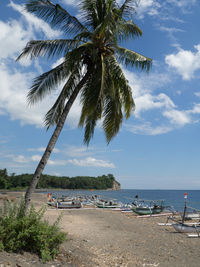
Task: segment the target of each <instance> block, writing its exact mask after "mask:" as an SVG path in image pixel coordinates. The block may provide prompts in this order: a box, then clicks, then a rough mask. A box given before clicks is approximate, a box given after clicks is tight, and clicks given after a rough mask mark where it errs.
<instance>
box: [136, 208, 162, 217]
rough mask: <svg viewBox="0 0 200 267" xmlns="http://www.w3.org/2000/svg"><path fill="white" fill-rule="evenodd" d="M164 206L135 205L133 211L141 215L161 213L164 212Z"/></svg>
mask: <svg viewBox="0 0 200 267" xmlns="http://www.w3.org/2000/svg"><path fill="white" fill-rule="evenodd" d="M162 210H163V209H162V208H161V207H160V208H149V207H147V208H145V207H133V208H132V211H133V212H135V213H137V214H139V215H150V214H159V213H161V212H162Z"/></svg>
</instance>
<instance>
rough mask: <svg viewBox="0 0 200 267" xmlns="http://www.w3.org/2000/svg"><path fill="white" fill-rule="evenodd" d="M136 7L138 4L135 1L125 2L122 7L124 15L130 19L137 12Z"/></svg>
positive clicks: (127, 0) (128, 0)
mask: <svg viewBox="0 0 200 267" xmlns="http://www.w3.org/2000/svg"><path fill="white" fill-rule="evenodd" d="M134 6H137V2H136V1H135V0H125V1H124V3H123V4H122V6H121V7H120V11H121V12H122V15H123V16H124V17H128V18H129V17H130V16H131V15H133V14H135V13H136V10H135V7H134Z"/></svg>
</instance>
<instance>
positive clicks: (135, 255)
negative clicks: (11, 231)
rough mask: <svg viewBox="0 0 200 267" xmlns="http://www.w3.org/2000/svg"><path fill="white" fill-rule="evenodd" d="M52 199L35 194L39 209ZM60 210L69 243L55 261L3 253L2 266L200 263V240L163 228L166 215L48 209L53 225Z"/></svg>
mask: <svg viewBox="0 0 200 267" xmlns="http://www.w3.org/2000/svg"><path fill="white" fill-rule="evenodd" d="M9 195H12V196H19V193H9ZM46 200H47V198H46V195H42V194H34V198H33V201H34V203H35V205H36V207H37V208H39V207H41V206H42V205H43V204H45V202H46ZM60 213H62V214H63V217H62V220H61V222H60V227H61V229H62V230H63V231H65V232H67V233H68V241H66V242H65V243H64V244H63V245H62V247H61V250H60V253H59V255H58V257H57V258H56V259H55V260H54V261H52V262H50V263H46V264H41V263H40V261H39V259H38V258H37V257H36V256H34V255H30V254H29V253H25V254H24V255H18V254H17V255H15V254H8V253H5V252H1V253H0V266H1V267H5V266H23V267H26V266H38V267H40V266H66V267H67V266H73V267H81V266H82V267H96V266H100V267H114V266H124V267H125V266H126V267H134V266H160V267H169V266H170V267H176V266H177V267H182V266H187V267H193V266H194V267H197V266H200V253H199V245H200V238H188V237H187V236H186V235H184V234H179V233H176V232H175V231H174V229H173V228H172V227H171V226H158V222H166V219H167V218H166V217H151V218H138V217H136V216H134V214H133V213H121V212H119V211H110V210H103V209H78V210H56V209H52V208H48V209H47V212H46V215H45V217H46V219H48V221H49V222H50V223H53V222H54V221H55V220H56V218H57V216H58V215H59V214H60ZM7 263H8V264H10V265H6V264H7ZM1 264H4V265H1ZM16 264H18V265H16ZM20 264H21V265H20Z"/></svg>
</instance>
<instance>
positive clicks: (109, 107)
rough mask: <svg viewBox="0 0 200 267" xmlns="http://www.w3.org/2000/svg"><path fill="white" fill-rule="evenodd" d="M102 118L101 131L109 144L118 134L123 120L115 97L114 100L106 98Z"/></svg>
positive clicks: (119, 104)
mask: <svg viewBox="0 0 200 267" xmlns="http://www.w3.org/2000/svg"><path fill="white" fill-rule="evenodd" d="M103 118H104V119H103V129H104V132H105V135H106V140H107V142H108V143H109V142H110V141H111V139H112V138H113V137H114V136H115V135H116V134H117V133H118V131H119V129H120V126H121V124H122V120H123V113H122V109H121V103H120V101H119V98H118V97H117V95H116V97H115V98H111V97H109V96H108V97H106V99H105V106H104V112H103Z"/></svg>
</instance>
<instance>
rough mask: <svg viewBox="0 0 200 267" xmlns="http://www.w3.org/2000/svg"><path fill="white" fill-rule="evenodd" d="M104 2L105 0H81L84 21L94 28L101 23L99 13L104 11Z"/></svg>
mask: <svg viewBox="0 0 200 267" xmlns="http://www.w3.org/2000/svg"><path fill="white" fill-rule="evenodd" d="M102 2H104V0H102V1H101V0H100V1H96V0H83V1H81V4H80V7H81V11H82V12H81V17H82V19H83V21H84V24H85V25H86V26H87V27H88V28H90V29H92V30H94V29H95V28H96V27H97V26H98V25H99V18H98V14H97V12H99V13H102V4H103V3H102ZM97 4H98V9H97Z"/></svg>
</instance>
